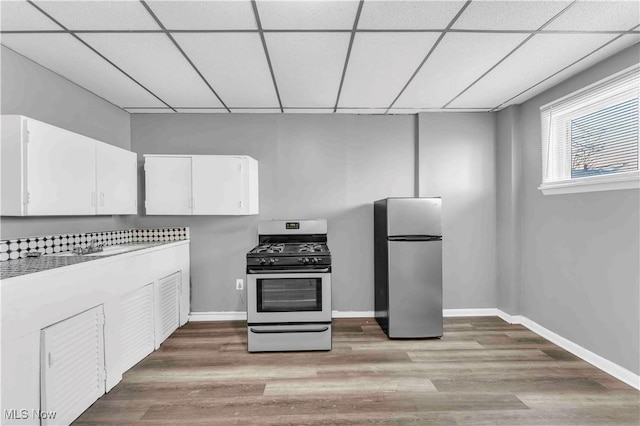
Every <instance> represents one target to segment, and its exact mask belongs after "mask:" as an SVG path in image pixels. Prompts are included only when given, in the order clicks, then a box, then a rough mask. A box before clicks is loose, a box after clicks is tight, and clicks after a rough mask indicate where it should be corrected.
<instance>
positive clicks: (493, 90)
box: [448, 34, 614, 108]
mask: <svg viewBox="0 0 640 426" xmlns="http://www.w3.org/2000/svg"><path fill="white" fill-rule="evenodd" d="M612 38H614V36H612V35H611V34H553V35H550V34H539V35H536V36H535V37H533V38H532V39H531V40H529V41H528V42H527V43H526V44H524V45H523V46H522V47H521V48H520V49H518V50H517V51H516V52H515V53H514V54H513V55H511V56H509V57H508V58H507V59H506V60H505V61H504V62H502V63H501V64H500V65H498V66H497V67H496V68H495V69H494V70H492V71H491V72H490V73H489V74H487V75H486V76H485V77H484V78H483V79H482V80H480V81H479V82H478V83H476V84H475V85H473V86H472V87H471V88H470V89H469V90H467V91H466V92H465V93H463V94H462V95H461V96H460V97H459V98H457V99H456V100H454V101H453V102H452V103H451V104H450V105H448V106H450V107H458V108H485V107H488V106H494V107H496V106H498V105H500V104H502V103H503V102H504V101H506V100H507V99H509V98H510V97H512V96H513V94H516V93H519V92H521V91H523V90H525V89H527V88H529V87H531V86H533V85H534V84H536V83H538V82H539V81H540V80H543V79H545V78H546V77H548V76H549V75H551V74H553V73H554V72H556V71H558V70H560V69H562V68H563V67H565V66H567V65H568V64H571V63H572V62H574V61H575V60H577V59H579V58H581V57H582V56H584V55H585V54H587V53H589V52H591V51H592V50H594V49H596V48H597V47H598V46H601V45H603V44H604V43H606V42H607V41H609V40H611V39H612Z"/></svg>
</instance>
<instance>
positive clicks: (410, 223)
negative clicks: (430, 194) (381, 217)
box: [387, 198, 442, 237]
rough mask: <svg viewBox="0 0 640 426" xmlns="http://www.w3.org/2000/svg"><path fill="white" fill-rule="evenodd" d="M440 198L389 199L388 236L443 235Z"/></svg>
mask: <svg viewBox="0 0 640 426" xmlns="http://www.w3.org/2000/svg"><path fill="white" fill-rule="evenodd" d="M440 206H441V200H440V198H389V199H388V200H387V236H389V237H396V236H408V235H414V236H418V235H442V231H441V228H440Z"/></svg>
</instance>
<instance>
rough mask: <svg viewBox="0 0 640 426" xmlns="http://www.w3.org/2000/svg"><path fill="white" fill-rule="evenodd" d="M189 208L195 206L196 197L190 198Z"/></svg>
mask: <svg viewBox="0 0 640 426" xmlns="http://www.w3.org/2000/svg"><path fill="white" fill-rule="evenodd" d="M191 208H192V209H195V208H196V197H193V198H192V199H191Z"/></svg>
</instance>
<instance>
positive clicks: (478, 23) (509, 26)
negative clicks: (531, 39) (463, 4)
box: [452, 0, 571, 30]
mask: <svg viewBox="0 0 640 426" xmlns="http://www.w3.org/2000/svg"><path fill="white" fill-rule="evenodd" d="M569 3H571V2H570V1H495V0H489V1H487V0H484V1H482V0H480V1H478V0H474V1H473V2H471V4H470V5H469V7H467V9H466V10H465V11H464V13H463V14H462V15H461V16H460V18H458V20H457V21H456V23H455V24H454V25H453V27H452V28H454V29H466V30H537V29H538V28H540V27H541V26H542V25H544V23H545V22H547V21H548V20H549V19H551V18H553V17H554V16H555V15H556V14H557V13H559V12H560V11H561V10H562V9H563V8H565V7H566V6H567V5H568V4H569Z"/></svg>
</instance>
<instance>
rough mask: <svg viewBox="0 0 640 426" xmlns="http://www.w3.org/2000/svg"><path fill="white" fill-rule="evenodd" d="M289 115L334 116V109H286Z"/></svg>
mask: <svg viewBox="0 0 640 426" xmlns="http://www.w3.org/2000/svg"><path fill="white" fill-rule="evenodd" d="M284 112H286V113H288V114H333V108H284Z"/></svg>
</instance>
